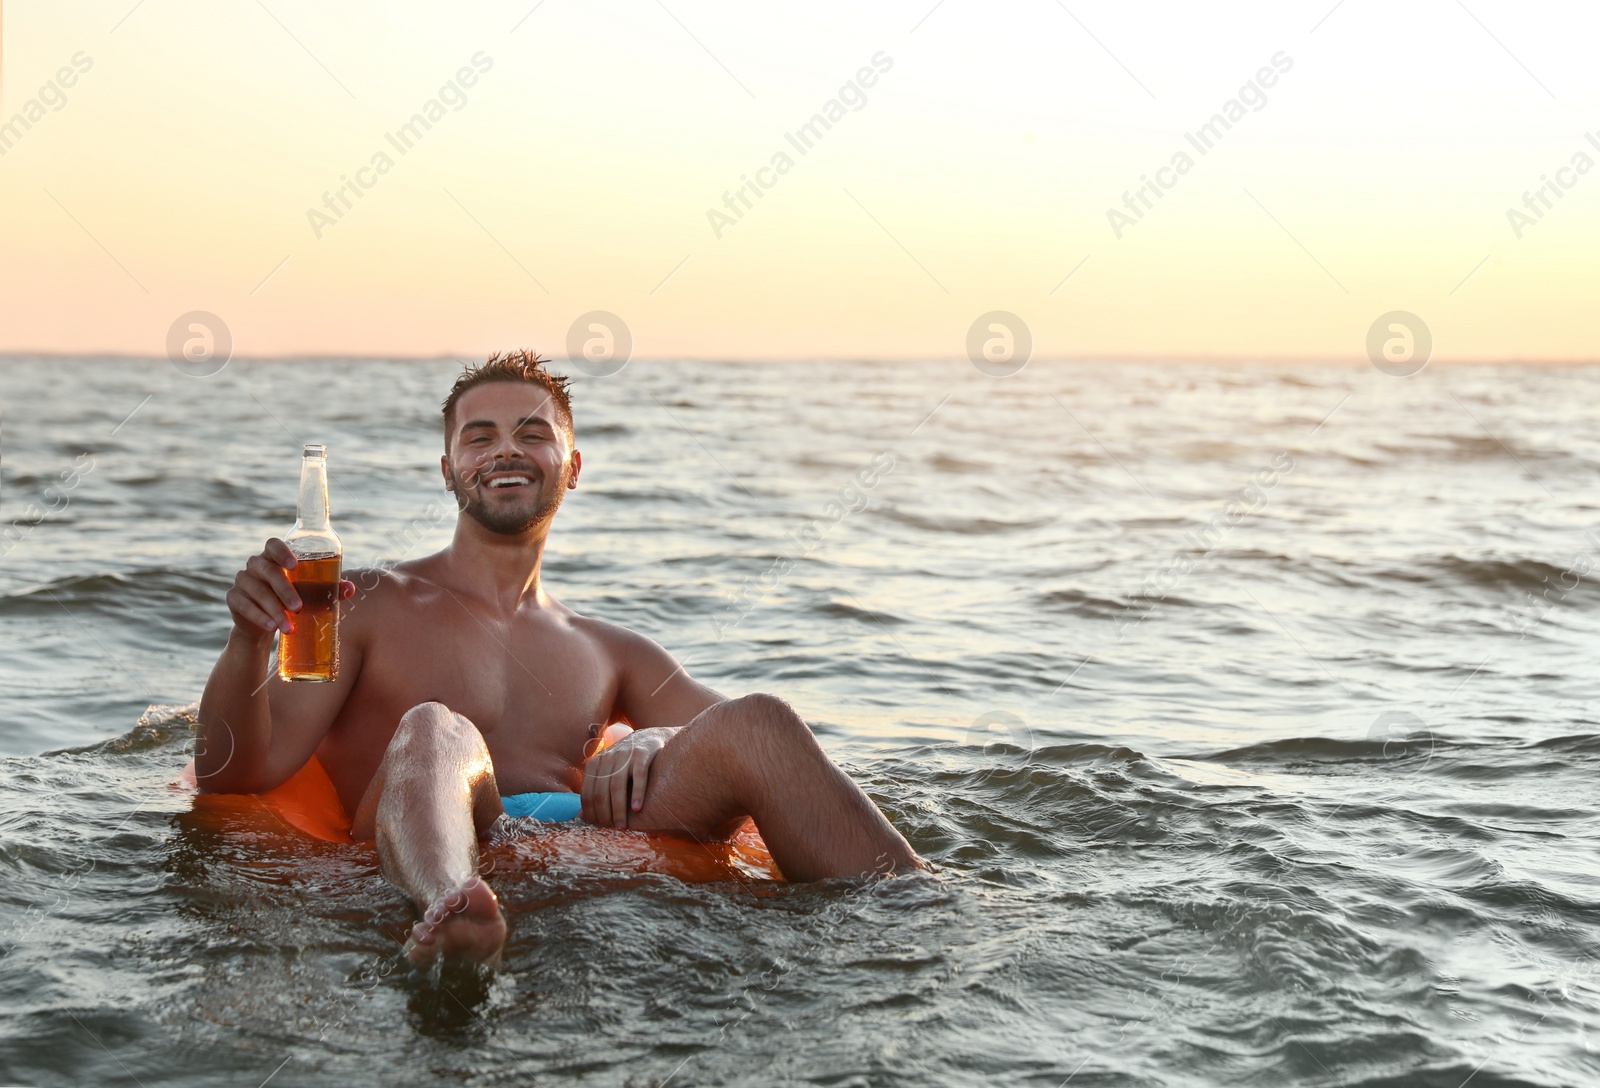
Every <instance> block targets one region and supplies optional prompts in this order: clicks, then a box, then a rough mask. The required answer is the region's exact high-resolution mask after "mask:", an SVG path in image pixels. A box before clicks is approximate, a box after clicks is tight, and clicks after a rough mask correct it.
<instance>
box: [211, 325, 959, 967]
mask: <svg viewBox="0 0 1600 1088" xmlns="http://www.w3.org/2000/svg"><path fill="white" fill-rule="evenodd" d="M538 363H539V360H538V359H537V358H536V357H533V356H528V355H527V354H525V353H517V354H515V355H512V356H510V357H508V358H504V359H502V358H499V357H493V358H491V359H490V360H489V362H488V363H486V364H485V365H484V366H482V367H476V368H468V369H467V370H466V372H464V373H463V374H462V375H461V377H460V378H459V379H458V380H457V381H456V383H455V387H454V388H453V389H452V390H451V393H450V397H449V399H448V400H447V401H446V402H445V406H444V429H445V456H444V457H442V458H441V459H440V464H441V468H442V470H443V472H444V479H445V486H446V487H447V488H448V489H449V490H451V491H453V492H454V493H455V496H456V501H457V504H458V505H459V506H460V513H459V514H458V515H457V518H456V529H455V536H454V538H453V539H452V540H451V542H450V545H449V547H447V548H445V549H444V550H443V551H441V552H438V553H437V554H435V555H430V556H427V557H425V558H422V559H416V560H411V561H408V562H404V563H401V564H399V565H397V566H395V567H394V568H393V569H389V570H369V571H353V572H351V576H352V578H353V579H354V581H355V582H359V583H360V585H361V591H360V592H361V599H360V601H359V602H358V604H359V607H354V608H351V609H349V610H348V611H347V613H346V615H345V616H343V617H341V620H340V630H339V635H340V668H339V676H338V679H336V680H334V681H332V682H330V683H321V684H304V683H286V682H283V681H281V680H279V679H277V676H276V674H275V672H274V673H272V674H270V675H269V657H270V654H271V651H272V644H273V638H274V636H275V635H276V634H277V632H278V631H279V630H287V629H288V615H289V613H291V612H294V611H295V610H297V609H298V608H299V606H300V602H299V599H298V598H297V597H296V595H295V592H294V589H293V587H292V586H291V585H290V583H289V579H288V577H287V575H286V573H285V568H289V567H293V566H294V563H295V560H294V557H293V555H291V554H290V552H289V550H288V548H287V546H285V544H284V543H283V541H281V540H277V539H273V540H269V541H268V542H267V545H266V547H265V548H264V549H263V550H262V552H261V553H260V554H259V555H254V556H251V558H250V560H249V561H248V562H247V563H246V564H245V569H244V570H242V571H240V572H239V573H238V575H237V577H235V579H234V584H233V588H232V589H230V590H229V591H228V595H227V600H228V609H229V611H230V612H231V613H232V615H233V629H232V631H231V632H230V633H229V636H228V644H227V647H226V648H225V649H224V650H223V652H222V656H221V657H220V658H219V659H218V661H217V664H216V666H215V668H213V669H212V672H211V677H210V679H209V680H208V681H207V683H206V689H205V694H204V696H203V697H202V698H201V700H200V715H199V717H200V725H199V736H198V738H197V743H196V746H195V773H196V776H197V778H198V780H199V782H200V788H201V789H202V790H203V791H206V792H212V793H259V792H263V791H266V790H269V789H272V788H273V787H275V786H277V785H279V784H281V783H282V782H284V781H285V780H287V779H288V778H289V777H290V775H292V774H294V773H295V771H297V770H299V768H300V767H301V766H302V765H303V764H304V763H305V762H306V761H307V759H309V758H310V757H311V755H312V754H315V755H316V756H317V757H318V758H319V759H320V761H321V763H322V766H323V767H324V768H325V769H326V770H327V772H328V776H329V777H330V778H331V779H332V780H333V784H334V787H335V788H336V789H337V790H338V792H339V797H340V799H341V800H342V801H343V802H344V806H345V810H346V811H347V812H351V813H354V817H353V829H352V833H353V834H354V835H355V836H356V837H358V838H364V839H376V840H377V847H378V857H379V861H380V863H381V865H382V869H383V873H384V876H386V877H387V878H388V879H389V880H390V881H391V882H393V883H394V884H396V885H398V886H399V887H400V888H401V889H402V890H403V891H405V893H406V894H407V895H408V896H410V898H411V899H412V901H413V902H414V903H415V904H416V906H417V909H418V910H419V912H421V914H422V920H421V921H420V922H418V923H417V924H416V926H415V927H414V928H413V930H412V934H411V939H410V941H408V942H407V952H408V954H410V955H411V956H412V957H413V959H416V960H418V961H422V960H427V959H431V958H433V957H434V956H437V955H441V954H446V955H451V956H459V957H463V958H466V959H470V960H477V961H481V962H485V963H489V964H493V963H495V962H497V961H498V959H499V955H500V951H501V948H502V946H503V945H504V943H505V936H506V923H505V918H504V916H503V915H502V914H501V911H500V905H499V901H498V900H497V899H496V897H495V894H494V892H493V891H492V890H491V889H490V887H489V886H488V884H487V883H486V882H484V880H483V879H482V878H481V877H479V876H478V875H477V871H478V842H479V840H480V839H481V838H482V837H483V836H485V835H486V834H487V832H488V829H489V827H490V825H491V824H493V823H494V821H495V819H496V818H497V817H498V816H499V815H500V814H501V812H502V807H501V801H500V798H501V795H502V794H505V795H508V796H509V795H511V794H517V793H524V792H531V791H536V790H537V791H562V792H577V793H580V794H581V796H582V818H583V819H584V820H586V821H588V822H589V823H591V824H596V825H599V826H603V827H616V828H628V829H633V830H654V831H669V832H676V833H679V834H686V835H690V836H693V837H695V838H697V839H699V840H710V839H725V838H727V837H728V836H730V835H731V834H733V833H734V832H735V831H737V830H738V829H739V828H740V827H741V826H742V825H743V823H744V821H745V819H746V818H751V819H754V820H755V823H756V827H757V828H758V829H759V830H760V832H761V837H762V838H763V839H764V840H765V842H766V844H767V848H768V849H769V850H770V851H771V852H772V856H773V859H774V860H775V861H776V862H777V863H778V865H779V867H780V868H781V869H782V870H783V873H784V875H785V876H786V877H788V878H789V879H790V880H795V881H809V880H817V879H821V878H823V877H830V876H850V877H854V876H866V875H871V874H874V873H889V872H900V871H906V870H911V869H921V868H926V867H927V866H926V863H924V862H923V860H922V859H921V858H920V857H918V856H917V854H916V853H915V852H914V851H913V850H912V849H911V847H910V845H908V844H907V843H906V841H905V839H904V838H902V837H901V836H900V834H899V833H898V832H897V831H895V829H894V828H893V827H892V826H890V824H889V821H888V820H887V819H885V818H884V816H883V814H882V813H881V812H880V811H879V810H878V809H877V807H876V806H875V805H873V803H872V801H871V800H870V799H869V798H868V797H867V796H866V794H865V793H863V792H862V791H861V788H860V787H859V786H857V785H856V784H855V782H853V781H852V780H851V779H850V778H849V777H848V776H846V775H845V774H844V773H843V772H842V771H840V770H839V768H838V767H836V766H835V765H834V764H833V762H832V761H831V760H829V759H828V757H827V755H826V754H825V753H824V752H823V750H822V748H821V746H820V745H819V744H818V743H817V741H816V738H815V737H813V735H812V733H811V730H810V728H809V727H808V726H807V725H806V723H805V721H804V720H802V719H801V718H800V716H799V715H798V714H796V713H795V712H794V710H793V709H792V708H791V707H790V706H789V704H787V703H785V702H784V701H783V700H781V699H778V698H775V697H774V696H771V695H761V694H757V695H746V696H744V697H743V698H738V699H728V698H725V697H724V696H722V695H720V694H719V693H717V692H715V691H713V690H711V689H710V688H708V687H706V686H705V685H704V684H701V683H699V682H697V681H695V680H694V679H692V678H691V677H690V676H689V674H688V673H687V672H685V671H684V669H683V667H682V666H681V665H679V664H678V663H677V661H675V660H674V659H673V657H672V655H671V654H669V653H667V651H666V650H664V649H662V648H661V646H660V645H658V644H657V643H656V642H654V641H653V640H651V639H649V638H647V637H645V636H643V635H640V634H636V633H635V632H633V631H630V630H628V629H627V628H625V627H620V626H618V625H617V624H614V623H607V622H605V621H604V620H596V619H589V618H587V617H584V616H580V615H578V614H577V613H576V612H574V611H573V610H572V609H570V608H568V607H567V606H565V605H563V604H562V603H561V602H559V601H557V600H555V599H554V598H553V597H551V596H550V595H549V594H548V593H546V592H545V588H544V585H543V583H542V582H541V580H540V576H539V568H540V563H541V561H542V559H543V556H544V547H545V540H546V538H547V537H548V536H549V533H550V524H551V521H552V520H553V519H554V517H555V514H556V510H557V509H558V508H559V507H560V505H561V500H562V498H563V496H564V494H565V492H566V491H567V490H569V489H572V488H576V487H577V486H578V474H579V471H580V470H581V468H582V465H583V459H582V457H581V455H580V454H579V452H578V450H577V449H576V448H574V444H573V443H574V432H573V423H572V410H571V406H570V404H569V402H568V398H567V391H566V379H565V378H560V377H556V376H553V375H551V374H549V373H547V372H546V371H544V370H543V369H542V368H541V367H540V366H539V365H538ZM342 590H343V594H344V596H345V597H351V596H353V595H354V594H355V593H356V586H355V584H353V583H352V582H346V583H344V585H343V586H342ZM263 677H267V679H266V681H265V683H263ZM612 722H624V723H626V724H628V725H631V726H632V727H633V728H634V730H635V732H633V733H632V734H631V735H630V736H628V737H627V738H626V739H625V740H623V741H621V742H620V743H618V744H616V745H614V746H612V747H610V748H608V749H606V750H605V751H603V752H601V753H599V754H597V755H594V756H592V757H590V758H588V759H587V761H586V760H585V754H586V752H587V751H592V750H593V747H594V746H593V744H592V743H590V742H591V741H592V740H593V738H594V737H595V736H596V735H597V733H598V731H599V730H601V729H603V728H604V727H605V726H606V725H607V724H609V723H612ZM586 745H587V746H588V747H587V748H586Z"/></svg>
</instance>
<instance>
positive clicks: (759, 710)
mask: <svg viewBox="0 0 1600 1088" xmlns="http://www.w3.org/2000/svg"><path fill="white" fill-rule="evenodd" d="M721 706H722V709H723V710H724V711H725V713H723V714H722V715H721V716H720V722H721V727H722V729H723V730H724V731H725V735H726V737H727V739H728V740H729V741H730V742H731V743H733V744H734V745H736V746H737V747H738V748H740V749H742V750H744V751H747V752H753V753H757V754H760V753H765V752H770V751H772V750H773V749H774V748H788V747H790V746H792V745H794V744H815V743H816V738H815V737H814V736H813V735H812V733H811V727H810V726H809V725H807V724H806V721H805V719H804V718H802V717H801V716H800V715H799V713H798V712H797V711H796V710H795V708H794V707H792V706H790V705H789V704H788V703H787V702H786V701H784V700H783V699H780V698H778V697H777V696H776V695H769V694H767V693H766V692H753V693H751V694H749V695H742V696H740V697H739V698H737V699H730V700H728V701H727V702H726V703H723V704H721Z"/></svg>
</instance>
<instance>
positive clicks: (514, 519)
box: [443, 382, 582, 536]
mask: <svg viewBox="0 0 1600 1088" xmlns="http://www.w3.org/2000/svg"><path fill="white" fill-rule="evenodd" d="M452 428H453V429H452V432H451V434H450V436H449V439H450V442H449V447H448V448H449V453H448V454H447V455H446V456H445V457H444V458H443V467H444V477H445V480H446V481H447V482H448V483H449V485H450V488H451V490H452V491H454V492H455V493H456V504H457V505H458V506H460V507H461V509H462V510H464V511H465V512H466V513H467V514H469V515H470V516H471V517H472V518H473V519H474V520H475V521H477V522H478V524H479V525H482V526H483V527H484V528H485V529H488V530H489V531H490V532H491V533H500V534H503V535H506V536H517V535H520V534H522V533H525V532H527V531H528V530H530V529H532V528H533V527H534V526H536V525H538V524H539V523H540V522H542V521H545V520H547V519H548V518H550V517H552V516H553V515H554V514H555V512H556V510H557V509H558V508H559V507H560V506H561V499H562V495H563V493H564V492H565V491H566V490H567V488H569V487H576V486H577V485H578V470H579V468H580V467H581V465H582V460H581V458H580V457H579V454H578V452H577V451H576V450H574V449H573V448H572V446H571V445H570V443H569V442H568V441H567V432H566V431H565V429H563V427H562V425H561V414H560V412H559V410H558V409H557V408H556V405H555V401H554V400H552V399H551V397H550V394H549V393H547V392H545V390H544V389H542V388H540V387H539V386H537V385H533V384H530V383H527V382H489V383H487V384H485V385H480V386H477V387H475V388H473V389H469V390H467V392H466V393H465V394H463V395H462V397H461V399H460V400H459V401H457V402H456V411H455V417H454V420H453V422H452Z"/></svg>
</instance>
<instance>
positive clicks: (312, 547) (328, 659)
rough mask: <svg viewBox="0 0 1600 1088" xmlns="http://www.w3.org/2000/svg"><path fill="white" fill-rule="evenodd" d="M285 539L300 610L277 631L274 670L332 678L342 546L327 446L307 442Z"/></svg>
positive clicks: (287, 676) (295, 675)
mask: <svg viewBox="0 0 1600 1088" xmlns="http://www.w3.org/2000/svg"><path fill="white" fill-rule="evenodd" d="M284 543H286V544H288V545H289V550H290V551H291V552H293V553H294V557H295V560H296V562H295V566H294V569H293V570H290V571H289V572H288V573H289V582H290V584H291V585H293V586H294V591H295V592H296V593H297V594H299V596H300V603H301V607H300V611H298V612H290V613H289V626H290V628H291V630H290V631H289V633H288V634H281V633H280V634H279V635H278V676H279V677H280V678H281V679H284V680H310V681H326V680H332V679H333V678H334V677H336V676H338V675H339V576H340V567H341V564H342V563H343V557H344V546H343V545H342V544H340V543H339V538H338V536H336V535H335V534H334V531H333V527H332V526H330V525H329V524H328V447H327V446H319V445H310V444H308V445H307V446H306V448H305V453H304V455H303V458H302V460H301V462H300V507H299V510H298V511H297V514H296V520H295V523H294V529H293V530H292V531H291V532H290V533H289V535H288V537H286V538H285V540H284Z"/></svg>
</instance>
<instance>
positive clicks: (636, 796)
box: [633, 751, 650, 812]
mask: <svg viewBox="0 0 1600 1088" xmlns="http://www.w3.org/2000/svg"><path fill="white" fill-rule="evenodd" d="M649 782H650V756H649V754H648V753H646V752H643V751H636V752H635V753H634V757H633V811H635V812H638V811H639V810H640V809H641V808H643V807H644V790H645V786H646V785H648V784H649Z"/></svg>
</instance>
